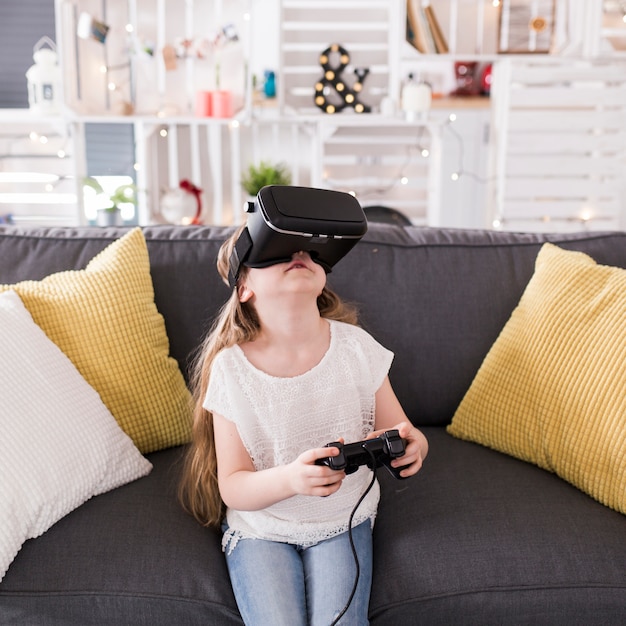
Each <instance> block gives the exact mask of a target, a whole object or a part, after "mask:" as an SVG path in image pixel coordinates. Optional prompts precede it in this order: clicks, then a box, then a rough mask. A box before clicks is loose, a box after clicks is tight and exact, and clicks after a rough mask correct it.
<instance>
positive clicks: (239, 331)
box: [179, 226, 357, 527]
mask: <svg viewBox="0 0 626 626" xmlns="http://www.w3.org/2000/svg"><path fill="white" fill-rule="evenodd" d="M243 228H244V226H242V227H240V228H239V229H237V231H235V233H234V234H233V235H232V236H231V237H229V238H228V239H227V240H226V241H225V242H224V243H223V244H222V246H221V248H220V250H219V253H218V258H217V270H218V272H219V274H220V276H221V277H222V279H223V280H224V282H225V283H226V284H228V270H229V260H230V255H231V252H232V250H233V247H234V245H235V242H236V241H237V238H238V236H239V234H240V233H241V231H242V230H243ZM246 273H247V268H245V267H243V268H242V272H241V277H240V278H245V276H246ZM317 307H318V309H319V312H320V315H321V316H322V317H325V318H328V319H333V320H338V321H341V322H346V323H349V324H357V312H356V309H355V308H354V307H353V306H351V305H349V304H347V303H345V302H343V301H342V300H341V299H340V298H339V296H337V294H335V293H334V292H333V291H332V290H331V289H329V288H328V287H324V289H323V291H322V293H321V294H320V295H319V296H318V298H317ZM260 328H261V325H260V321H259V318H258V316H257V314H256V311H255V309H254V306H253V305H252V304H251V303H249V302H243V303H242V302H240V301H239V296H238V293H237V289H236V288H235V289H233V290H232V293H231V295H230V298H229V299H228V300H227V301H226V303H225V304H224V305H223V307H222V308H221V310H220V312H219V314H218V316H217V317H216V319H215V321H214V323H213V325H212V327H211V329H210V331H209V333H208V334H207V336H206V338H205V339H204V341H203V342H202V344H201V346H200V349H199V351H198V353H197V357H196V359H195V361H194V364H193V369H192V373H191V381H190V382H191V389H192V393H193V402H194V410H193V428H192V439H191V444H190V445H189V448H188V450H187V453H186V456H185V462H184V468H183V474H182V480H181V483H180V487H179V498H180V501H181V504H182V506H183V508H184V509H185V510H186V511H187V512H188V513H190V514H191V515H193V516H194V517H195V518H196V520H198V522H200V523H201V524H202V525H203V526H214V527H219V525H220V524H221V522H222V519H223V518H224V513H225V506H224V502H223V501H222V498H221V496H220V492H219V488H218V482H217V456H216V452H215V439H214V437H213V416H212V414H211V412H210V411H207V410H206V409H204V408H203V407H202V403H203V401H204V397H205V395H206V391H207V387H208V385H209V377H210V375H211V367H212V365H213V361H214V359H215V356H216V355H217V354H218V352H220V351H221V350H224V349H225V348H229V347H231V346H233V345H235V344H237V345H240V344H243V343H245V342H248V341H253V340H254V339H255V338H256V337H257V335H258V333H259V331H260Z"/></svg>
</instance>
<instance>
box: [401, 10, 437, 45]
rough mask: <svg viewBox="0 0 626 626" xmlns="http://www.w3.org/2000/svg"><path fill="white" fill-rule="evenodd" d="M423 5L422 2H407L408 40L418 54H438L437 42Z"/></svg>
mask: <svg viewBox="0 0 626 626" xmlns="http://www.w3.org/2000/svg"><path fill="white" fill-rule="evenodd" d="M421 4H422V3H421V0H407V3H406V21H407V37H406V39H407V41H408V42H409V43H410V44H411V45H412V46H413V47H414V48H415V49H416V50H417V51H418V52H421V53H422V54H434V53H435V52H437V49H436V48H435V41H434V39H433V37H432V34H431V32H430V28H429V27H428V21H427V19H426V15H425V13H424V10H423V9H422V6H421Z"/></svg>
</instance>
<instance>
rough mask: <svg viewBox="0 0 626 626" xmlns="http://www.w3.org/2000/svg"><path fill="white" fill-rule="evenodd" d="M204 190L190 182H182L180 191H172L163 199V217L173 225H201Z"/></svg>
mask: <svg viewBox="0 0 626 626" xmlns="http://www.w3.org/2000/svg"><path fill="white" fill-rule="evenodd" d="M201 193H202V189H200V188H199V187H196V186H195V185H194V184H193V183H192V182H191V181H189V180H186V179H184V180H181V181H180V183H179V187H178V189H170V190H169V191H168V192H167V193H166V194H165V195H164V196H163V198H161V215H162V216H163V217H164V218H165V219H166V220H167V221H168V222H170V223H172V224H181V223H182V224H193V225H195V226H197V225H199V224H201V221H200V215H201V213H202V200H201V198H200V194H201Z"/></svg>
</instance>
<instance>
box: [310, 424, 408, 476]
mask: <svg viewBox="0 0 626 626" xmlns="http://www.w3.org/2000/svg"><path fill="white" fill-rule="evenodd" d="M326 447H327V448H338V449H339V454H338V455H337V456H327V457H324V458H322V459H317V461H315V463H316V465H326V466H328V467H330V468H331V469H334V470H344V471H345V473H346V474H352V473H353V472H356V471H357V470H358V469H359V467H360V466H361V465H367V466H368V467H369V468H370V469H372V470H373V469H374V467H372V460H374V461H375V462H376V467H380V466H381V465H384V466H385V467H386V468H387V469H388V470H389V472H391V474H392V475H393V476H395V477H396V478H398V479H400V480H403V479H405V478H408V477H407V476H400V472H401V471H402V470H403V469H404V468H405V467H408V466H407V465H404V466H402V467H392V466H391V461H392V460H393V459H397V458H399V457H401V456H404V453H405V451H406V445H405V443H404V439H402V437H400V433H399V432H398V431H397V430H387V431H385V432H384V433H383V434H382V435H380V436H378V437H375V438H373V439H364V440H363V441H357V442H355V443H341V442H340V441H335V442H333V443H327V444H326Z"/></svg>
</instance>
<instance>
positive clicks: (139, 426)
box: [0, 229, 191, 452]
mask: <svg viewBox="0 0 626 626" xmlns="http://www.w3.org/2000/svg"><path fill="white" fill-rule="evenodd" d="M9 288H10V289H14V290H15V291H17V292H18V293H19V294H20V297H21V298H22V300H23V302H24V304H25V305H26V308H27V309H28V310H29V311H30V313H31V315H32V316H33V318H34V320H35V322H36V323H37V324H38V325H39V326H40V327H41V328H42V329H43V330H44V332H45V333H46V334H47V335H48V337H50V338H51V339H52V341H54V342H55V343H56V344H57V345H58V346H59V347H60V348H61V350H63V352H65V354H66V355H67V356H68V357H69V358H70V359H71V361H72V362H73V363H74V365H75V366H76V367H77V368H78V370H79V372H80V373H81V374H82V375H83V377H84V378H85V379H86V380H87V382H88V383H89V384H90V385H91V386H92V387H94V388H95V389H96V390H97V391H98V393H99V394H100V396H101V397H102V400H103V402H104V403H105V404H106V405H107V407H108V408H109V410H110V411H111V412H112V413H113V415H114V416H115V418H116V419H117V421H118V423H119V424H120V426H121V427H122V429H123V430H124V431H125V432H126V433H127V434H128V435H129V436H130V437H131V438H132V440H133V441H134V442H135V444H136V445H137V447H138V448H139V449H140V450H141V451H142V452H151V451H154V450H159V449H161V448H165V447H168V446H175V445H179V444H181V443H184V442H186V441H188V439H189V435H190V420H191V412H190V398H189V392H188V390H187V387H186V386H185V381H184V379H183V376H182V374H181V372H180V369H179V367H178V364H177V363H176V361H175V360H174V359H173V358H171V357H170V356H169V343H168V337H167V334H166V332H165V326H164V323H163V318H162V316H161V315H160V313H159V312H158V311H157V309H156V306H155V304H154V290H153V286H152V279H151V275H150V266H149V259H148V252H147V248H146V243H145V239H144V236H143V234H142V232H141V230H140V229H134V230H132V231H130V232H128V233H127V234H125V235H124V236H123V237H121V238H120V239H118V240H117V241H115V242H113V243H112V244H110V245H109V246H108V247H107V248H106V249H104V250H103V251H102V252H100V253H99V254H98V255H96V256H95V257H94V258H93V259H92V260H91V261H90V262H89V263H88V265H87V267H86V268H85V269H84V270H76V271H65V272H58V273H55V274H51V275H49V276H47V277H45V278H43V279H42V280H40V281H23V282H20V283H17V284H14V285H0V292H1V291H4V290H6V289H9Z"/></svg>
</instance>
